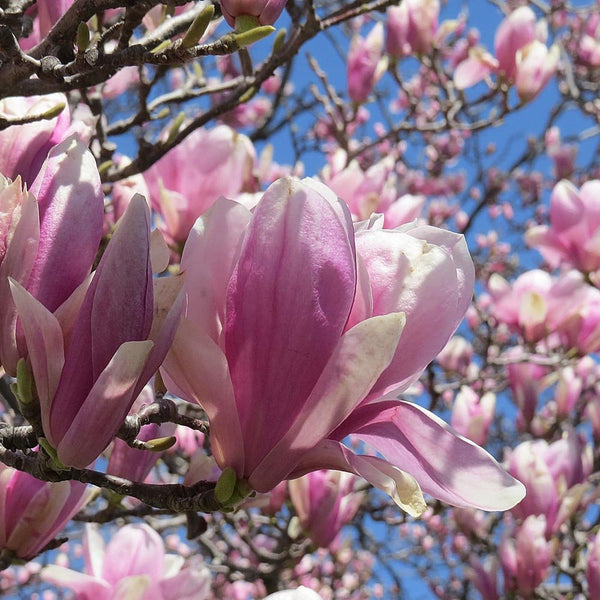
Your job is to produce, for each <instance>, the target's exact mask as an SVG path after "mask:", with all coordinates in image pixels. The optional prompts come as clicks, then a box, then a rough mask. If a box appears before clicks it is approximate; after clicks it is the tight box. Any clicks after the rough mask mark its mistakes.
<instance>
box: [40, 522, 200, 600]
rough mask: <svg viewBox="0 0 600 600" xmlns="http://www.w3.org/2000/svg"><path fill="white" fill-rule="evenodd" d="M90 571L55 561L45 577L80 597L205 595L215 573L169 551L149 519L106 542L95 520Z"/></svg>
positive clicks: (88, 537) (88, 541)
mask: <svg viewBox="0 0 600 600" xmlns="http://www.w3.org/2000/svg"><path fill="white" fill-rule="evenodd" d="M84 561H85V566H84V573H79V572H77V571H72V570H71V569H66V568H65V567H61V566H57V565H50V566H48V567H45V568H44V569H43V570H42V579H43V580H44V581H47V582H49V583H52V584H53V585H56V586H58V587H66V588H69V589H70V590H73V592H75V600H86V599H87V598H94V599H95V600H118V599H121V598H123V599H124V598H127V600H205V599H206V598H208V597H209V593H210V580H211V577H210V573H209V572H208V569H206V567H204V566H197V565H185V563H184V559H183V557H181V556H176V555H174V554H165V549H164V544H163V541H162V538H161V537H160V535H158V533H156V531H154V530H153V529H152V528H151V527H149V526H148V525H146V524H139V525H125V526H124V527H122V528H121V529H120V530H119V531H118V532H117V533H116V534H115V535H114V536H113V537H112V539H111V540H110V542H109V544H108V546H106V547H105V545H104V541H103V539H102V537H101V535H100V533H99V532H98V531H97V529H95V528H94V526H93V525H86V529H85V535H84Z"/></svg>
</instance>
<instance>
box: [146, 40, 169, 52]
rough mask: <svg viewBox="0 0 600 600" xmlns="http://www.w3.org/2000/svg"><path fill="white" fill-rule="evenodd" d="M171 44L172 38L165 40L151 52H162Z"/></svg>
mask: <svg viewBox="0 0 600 600" xmlns="http://www.w3.org/2000/svg"><path fill="white" fill-rule="evenodd" d="M170 45H171V41H170V40H164V41H162V42H161V43H160V44H159V45H158V46H156V48H153V49H152V51H151V52H152V54H158V53H160V52H162V51H163V50H165V49H166V48H168V47H169V46H170Z"/></svg>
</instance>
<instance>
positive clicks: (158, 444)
mask: <svg viewBox="0 0 600 600" xmlns="http://www.w3.org/2000/svg"><path fill="white" fill-rule="evenodd" d="M175 442H177V438H176V437H175V436H174V435H169V436H167V437H161V438H155V439H153V440H148V441H147V442H144V447H145V449H146V450H150V452H164V451H165V450H168V449H169V448H171V447H172V446H173V445H174V444H175Z"/></svg>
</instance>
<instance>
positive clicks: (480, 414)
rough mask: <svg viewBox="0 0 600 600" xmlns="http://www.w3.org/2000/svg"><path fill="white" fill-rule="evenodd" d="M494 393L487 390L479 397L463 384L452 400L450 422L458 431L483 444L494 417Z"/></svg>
mask: <svg viewBox="0 0 600 600" xmlns="http://www.w3.org/2000/svg"><path fill="white" fill-rule="evenodd" d="M495 407H496V394H494V393H492V392H487V393H485V394H483V395H482V396H481V397H479V395H478V394H477V393H476V392H475V391H474V390H472V389H471V388H470V387H468V386H466V385H463V386H462V387H461V388H460V391H459V392H458V394H456V400H455V401H454V407H453V408H452V419H451V421H450V424H451V425H452V427H454V429H456V431H458V433H460V434H461V435H464V436H465V437H467V438H469V439H470V440H473V441H474V442H475V443H476V444H481V445H484V444H485V443H486V441H487V437H488V431H489V429H490V425H491V423H492V421H493V419H494V409H495Z"/></svg>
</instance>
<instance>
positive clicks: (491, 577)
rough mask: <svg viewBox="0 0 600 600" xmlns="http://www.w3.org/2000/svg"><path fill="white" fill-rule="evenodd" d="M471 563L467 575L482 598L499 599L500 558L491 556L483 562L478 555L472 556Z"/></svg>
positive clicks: (484, 599)
mask: <svg viewBox="0 0 600 600" xmlns="http://www.w3.org/2000/svg"><path fill="white" fill-rule="evenodd" d="M469 565H470V566H469V568H468V569H467V577H468V578H469V581H471V583H472V584H473V587H475V589H476V590H477V591H478V592H479V593H480V594H481V598H482V600H498V599H499V598H500V595H499V594H498V566H499V563H498V559H497V558H496V557H494V556H490V557H488V560H486V561H485V562H482V561H481V560H480V559H479V558H478V557H477V556H472V557H471V561H470V563H469Z"/></svg>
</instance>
